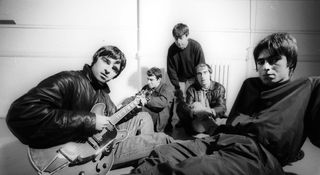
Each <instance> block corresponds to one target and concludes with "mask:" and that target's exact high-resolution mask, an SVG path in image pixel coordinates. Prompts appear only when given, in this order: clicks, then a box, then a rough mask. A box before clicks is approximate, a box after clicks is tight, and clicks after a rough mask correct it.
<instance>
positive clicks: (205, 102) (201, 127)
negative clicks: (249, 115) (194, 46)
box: [177, 63, 226, 136]
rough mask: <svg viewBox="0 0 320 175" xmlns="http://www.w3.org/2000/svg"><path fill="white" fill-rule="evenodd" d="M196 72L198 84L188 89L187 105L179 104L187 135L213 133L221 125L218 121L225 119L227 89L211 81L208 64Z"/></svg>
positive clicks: (198, 68) (202, 64)
mask: <svg viewBox="0 0 320 175" xmlns="http://www.w3.org/2000/svg"><path fill="white" fill-rule="evenodd" d="M195 70H196V82H195V83H194V84H192V85H191V86H190V87H189V88H188V89H187V92H186V94H187V98H186V103H184V102H183V101H180V103H179V104H178V108H177V114H178V116H179V118H180V122H181V123H182V125H183V126H184V129H185V131H186V133H188V134H191V135H194V134H198V133H212V132H213V131H214V129H215V128H216V127H217V125H218V124H219V123H217V120H219V119H220V118H223V117H225V112H226V99H225V88H224V87H223V85H221V84H220V83H218V82H215V81H212V80H211V73H212V69H211V67H210V66H209V65H208V64H205V63H201V64H199V65H197V66H196V68H195ZM219 121H220V120H219ZM199 136H200V135H199Z"/></svg>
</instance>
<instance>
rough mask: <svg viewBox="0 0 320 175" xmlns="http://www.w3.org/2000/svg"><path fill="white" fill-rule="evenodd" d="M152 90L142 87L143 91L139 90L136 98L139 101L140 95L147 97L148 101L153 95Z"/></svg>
mask: <svg viewBox="0 0 320 175" xmlns="http://www.w3.org/2000/svg"><path fill="white" fill-rule="evenodd" d="M152 92H153V91H152V90H149V89H142V90H141V91H139V92H138V93H137V94H136V98H135V100H137V101H139V100H140V98H138V97H142V98H145V99H146V101H147V102H148V101H149V100H150V97H151V94H152Z"/></svg>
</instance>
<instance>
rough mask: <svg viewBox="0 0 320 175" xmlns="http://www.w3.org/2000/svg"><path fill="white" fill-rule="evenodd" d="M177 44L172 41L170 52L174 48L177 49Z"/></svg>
mask: <svg viewBox="0 0 320 175" xmlns="http://www.w3.org/2000/svg"><path fill="white" fill-rule="evenodd" d="M177 48H178V47H177V45H176V44H175V43H172V44H171V45H170V46H169V49H168V52H170V51H171V52H172V51H173V50H177Z"/></svg>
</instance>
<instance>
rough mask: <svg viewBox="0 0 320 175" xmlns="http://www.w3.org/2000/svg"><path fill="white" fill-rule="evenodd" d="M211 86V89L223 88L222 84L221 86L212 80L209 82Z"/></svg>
mask: <svg viewBox="0 0 320 175" xmlns="http://www.w3.org/2000/svg"><path fill="white" fill-rule="evenodd" d="M211 86H212V88H213V89H215V88H219V87H221V88H224V86H223V84H221V83H219V82H217V81H213V80H211Z"/></svg>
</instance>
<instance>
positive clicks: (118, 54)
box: [91, 46, 127, 78]
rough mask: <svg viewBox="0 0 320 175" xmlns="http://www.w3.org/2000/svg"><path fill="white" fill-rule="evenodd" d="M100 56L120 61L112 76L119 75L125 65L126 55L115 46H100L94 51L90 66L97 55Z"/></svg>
mask: <svg viewBox="0 0 320 175" xmlns="http://www.w3.org/2000/svg"><path fill="white" fill-rule="evenodd" d="M100 56H107V57H108V58H112V59H114V60H120V61H121V63H120V70H119V72H118V74H117V75H116V76H115V77H114V78H116V77H117V76H119V75H120V73H121V72H122V71H123V69H124V68H125V67H126V62H127V60H126V57H125V55H124V54H123V52H122V51H121V50H120V49H119V48H117V47H116V46H102V47H101V48H100V49H98V50H97V51H96V53H95V54H94V55H93V59H92V63H91V66H92V65H94V64H95V63H96V62H97V60H98V57H100Z"/></svg>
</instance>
